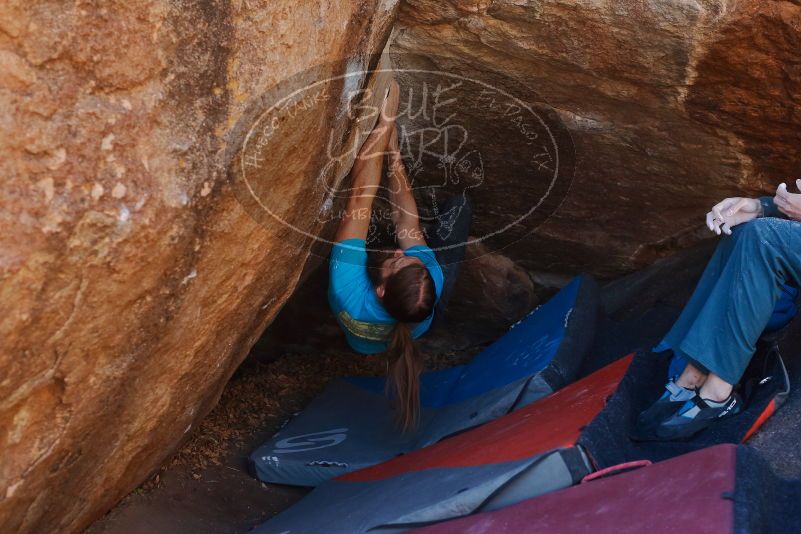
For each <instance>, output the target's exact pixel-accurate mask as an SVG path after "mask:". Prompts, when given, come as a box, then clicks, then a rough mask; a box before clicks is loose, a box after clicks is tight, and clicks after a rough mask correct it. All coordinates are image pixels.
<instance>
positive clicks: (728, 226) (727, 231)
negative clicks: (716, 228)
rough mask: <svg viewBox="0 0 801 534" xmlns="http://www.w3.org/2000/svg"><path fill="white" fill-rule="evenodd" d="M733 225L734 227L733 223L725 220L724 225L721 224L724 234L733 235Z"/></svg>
mask: <svg viewBox="0 0 801 534" xmlns="http://www.w3.org/2000/svg"><path fill="white" fill-rule="evenodd" d="M731 227H732V225H731V223H729V222H725V223H723V226H721V229H722V230H723V233H724V234H726V235H731Z"/></svg>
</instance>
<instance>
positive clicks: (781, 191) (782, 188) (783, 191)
mask: <svg viewBox="0 0 801 534" xmlns="http://www.w3.org/2000/svg"><path fill="white" fill-rule="evenodd" d="M787 195H788V193H787V184H785V183H784V182H782V183H780V184H779V187H777V188H776V196H777V197H782V198H787Z"/></svg>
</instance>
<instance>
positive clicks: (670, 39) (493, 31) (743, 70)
mask: <svg viewBox="0 0 801 534" xmlns="http://www.w3.org/2000/svg"><path fill="white" fill-rule="evenodd" d="M399 27H400V28H399V31H398V32H397V35H396V38H395V40H394V44H393V48H392V50H393V54H394V55H395V56H405V57H404V59H403V60H404V61H405V63H404V65H403V66H404V67H406V68H417V69H428V70H443V71H446V72H448V73H456V74H460V75H462V76H476V77H478V78H479V79H480V80H482V81H484V82H486V83H488V84H491V85H496V86H500V87H507V86H509V85H510V84H512V85H514V93H515V94H516V95H518V96H519V97H520V98H521V99H522V100H524V101H528V102H530V103H532V104H533V105H538V106H540V108H541V109H550V110H552V111H555V113H556V116H557V117H558V119H552V120H555V121H556V122H559V123H561V126H564V127H565V128H566V129H567V131H568V132H569V134H570V138H572V144H573V150H574V163H575V170H574V176H573V180H572V184H571V185H570V187H569V191H565V192H564V199H563V202H562V204H561V205H560V206H558V209H551V210H550V213H551V215H550V217H547V220H544V222H543V221H542V220H541V221H538V222H537V223H538V224H539V223H541V224H539V226H537V227H536V228H535V229H534V231H533V232H532V233H531V234H530V235H529V236H528V237H525V238H523V236H525V234H526V231H525V229H524V228H513V229H511V231H509V232H507V233H506V236H505V237H503V238H502V239H501V241H502V243H501V244H500V245H498V246H503V245H507V247H508V248H506V249H505V250H504V254H507V255H509V256H510V257H511V258H512V259H514V260H516V261H518V262H520V263H521V264H522V265H524V266H525V267H527V268H528V269H529V270H532V271H540V272H546V273H547V272H551V273H563V274H564V273H574V272H577V271H581V270H587V271H592V272H594V273H596V274H600V275H604V276H612V275H616V274H619V273H621V272H626V271H629V270H631V269H633V268H635V267H639V266H642V265H644V264H648V263H650V262H652V261H653V260H654V259H655V258H657V257H659V256H662V255H665V254H667V253H669V252H671V251H673V250H675V249H677V248H680V247H684V246H686V245H687V244H689V243H691V242H693V241H696V240H698V238H699V233H698V230H699V229H700V227H701V221H702V216H703V214H704V213H705V212H706V211H707V210H708V209H709V207H710V206H711V203H712V202H714V201H717V200H719V199H720V198H722V197H724V196H728V195H734V194H748V195H752V194H756V193H759V192H761V191H773V190H774V189H775V187H776V185H778V183H780V182H782V181H786V180H787V179H788V177H793V178H794V177H796V175H797V172H798V163H799V161H801V111H799V110H800V109H801V107H799V104H801V56H799V54H798V51H799V50H800V49H801V5H800V4H799V3H798V2H795V1H770V2H766V1H763V0H741V1H730V0H697V1H696V0H690V1H685V0H667V1H660V2H648V1H643V0H581V1H574V0H569V1H568V0H492V1H489V0H470V1H461V0H407V1H406V2H405V3H404V4H403V6H402V9H401V15H400V17H399ZM431 78H432V76H431V75H430V74H428V73H420V72H418V73H407V74H406V75H405V78H404V81H405V84H404V85H405V86H407V87H417V88H419V87H421V86H422V85H423V84H424V83H425V82H426V81H431ZM452 95H456V96H458V98H460V101H459V102H458V103H454V104H453V105H451V106H450V107H447V106H446V107H445V108H443V109H445V110H446V111H444V112H443V113H442V115H443V116H444V115H447V114H448V113H450V112H451V111H452V110H453V108H455V107H457V106H458V107H459V108H460V110H462V111H461V112H460V113H458V115H457V116H456V118H455V119H454V120H457V121H462V124H463V125H464V126H465V127H466V129H467V130H468V131H470V132H479V133H480V132H481V131H482V130H486V129H487V128H495V129H499V128H500V127H499V124H498V123H499V121H498V120H491V119H492V110H491V109H490V107H489V100H488V99H482V98H481V96H480V95H479V91H476V90H473V92H472V94H471V93H469V92H465V93H461V94H458V92H454V93H452ZM504 136H506V137H504ZM514 143H515V141H514V140H513V139H511V138H510V137H509V135H508V133H507V134H504V133H503V131H501V130H500V129H499V131H498V132H496V133H493V134H492V136H490V139H489V140H487V141H485V142H484V147H483V150H484V159H485V161H486V160H488V159H493V158H494V159H495V160H502V159H507V160H509V161H510V162H511V163H512V164H510V165H509V167H507V168H506V169H505V171H506V172H495V173H494V174H487V176H486V179H485V181H484V183H483V184H482V185H481V186H480V187H477V188H476V190H475V191H473V198H474V204H475V212H476V225H477V228H478V229H479V230H481V229H482V228H484V229H486V230H487V231H489V230H492V229H495V228H497V227H500V226H501V225H500V223H501V222H504V221H505V220H506V219H505V218H507V213H506V212H516V211H519V209H520V206H521V205H526V204H533V203H534V202H536V201H537V199H538V198H539V197H540V196H541V194H542V192H541V190H538V189H537V188H536V187H533V186H532V187H527V185H526V184H528V182H527V179H526V174H525V173H527V172H530V167H531V166H530V165H529V168H528V169H527V168H523V167H521V166H520V165H521V163H520V157H519V155H518V156H517V157H515V156H513V155H511V156H510V155H509V154H505V153H503V151H504V150H507V149H508V148H509V147H510V146H514ZM564 148H565V149H566V150H564V152H565V155H567V156H569V150H568V148H569V147H564ZM517 153H518V154H520V152H519V151H518V152H517ZM515 162H516V163H517V166H515V165H514V163H515ZM429 168H430V167H429ZM435 179H436V177H433V176H431V174H430V173H428V174H427V173H425V172H424V173H423V174H422V175H421V176H420V180H421V181H429V182H431V181H434V180H435ZM790 183H793V182H790ZM547 215H548V213H546V216H547ZM543 219H544V218H543ZM479 233H481V232H480V231H479ZM521 239H522V240H521ZM511 244H513V246H509V245H511Z"/></svg>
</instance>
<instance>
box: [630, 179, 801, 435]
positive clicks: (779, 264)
mask: <svg viewBox="0 0 801 534" xmlns="http://www.w3.org/2000/svg"><path fill="white" fill-rule="evenodd" d="M796 185H797V187H798V188H799V190H801V180H797V181H796ZM798 221H801V194H793V193H789V192H788V191H787V187H786V186H785V184H781V185H780V186H779V187H778V189H777V190H776V195H775V196H774V197H773V198H771V197H762V198H760V199H754V198H739V197H738V198H727V199H725V200H723V201H722V202H720V203H719V204H717V205H716V206H714V207H713V208H712V211H710V212H709V213H708V214H707V216H706V223H707V227H708V228H709V230H710V231H713V232H715V233H716V234H717V235H721V234H725V236H724V238H723V240H722V241H721V242H720V243H719V244H718V247H717V249H716V251H715V254H714V255H713V256H712V258H711V259H710V261H709V264H708V265H707V266H706V270H705V271H704V274H703V275H702V277H701V279H700V281H699V282H698V286H697V287H696V288H695V292H694V293H693V295H692V297H691V298H690V300H689V302H688V303H687V305H686V306H685V308H684V310H683V311H682V313H681V315H680V316H679V318H678V319H677V320H676V323H675V324H674V325H673V327H672V329H671V330H670V331H669V332H668V334H667V335H666V336H665V339H664V341H663V344H664V345H667V346H668V347H670V348H671V349H673V351H674V353H675V354H676V355H678V356H682V357H684V358H686V361H689V362H690V363H689V364H688V365H687V366H686V368H685V369H684V371H683V372H682V373H681V375H680V376H678V377H673V378H672V379H671V380H670V381H669V382H668V383H667V385H666V387H665V392H664V394H663V395H662V396H661V397H660V398H659V399H658V400H657V401H656V402H655V403H654V404H653V405H652V406H651V407H650V408H648V409H647V410H645V411H644V412H642V413H641V414H640V416H639V418H638V421H637V427H636V429H635V432H634V434H633V435H632V437H633V438H634V439H648V440H656V441H661V440H665V441H667V440H677V439H686V438H689V437H691V436H693V435H694V434H696V433H698V432H700V431H701V430H703V429H705V428H707V427H708V426H709V425H711V424H713V423H714V422H715V421H716V420H719V419H721V418H724V417H728V416H732V415H734V414H737V413H738V412H739V411H740V409H741V406H742V401H741V400H740V399H739V398H738V396H737V394H736V393H735V392H734V386H735V385H736V384H737V383H738V382H739V380H740V378H741V377H742V375H743V373H744V372H745V369H746V367H747V366H748V363H749V361H750V360H751V358H752V356H753V354H754V352H755V348H756V342H757V340H758V339H759V336H760V335H761V334H762V332H763V330H764V329H765V326H766V325H767V323H768V320H769V319H770V317H771V314H772V312H773V309H774V305H775V304H776V301H777V300H778V299H779V296H780V295H781V291H782V286H783V284H785V283H790V284H793V285H796V286H798V285H801V222H798Z"/></svg>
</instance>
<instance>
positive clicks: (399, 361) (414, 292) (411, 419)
mask: <svg viewBox="0 0 801 534" xmlns="http://www.w3.org/2000/svg"><path fill="white" fill-rule="evenodd" d="M435 302H436V294H435V288H434V280H433V279H432V278H431V275H430V274H429V272H428V269H426V268H425V267H424V266H423V265H422V264H412V265H408V266H406V267H404V268H402V269H400V270H399V271H398V272H396V273H395V274H393V275H392V276H391V277H389V278H388V279H387V280H386V281H385V291H384V298H383V300H382V303H383V304H384V307H385V308H386V309H387V311H388V312H389V314H390V315H391V316H392V317H393V318H394V319H395V320H396V321H397V322H396V323H395V326H394V327H393V329H392V335H391V337H390V339H388V340H387V356H388V360H389V361H388V369H387V390H388V391H387V393H388V394H390V395H392V396H393V397H394V400H395V405H396V406H397V410H398V420H399V422H400V425H401V427H402V428H403V430H404V431H408V430H413V429H414V428H415V427H416V426H417V422H418V419H419V418H420V372H421V371H422V370H423V354H422V353H421V352H420V350H419V349H418V348H417V345H416V344H415V342H414V339H413V337H412V329H413V328H415V326H416V325H417V324H419V323H420V322H422V321H424V320H425V319H426V318H427V317H430V316H431V314H432V313H433V311H434V304H435Z"/></svg>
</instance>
